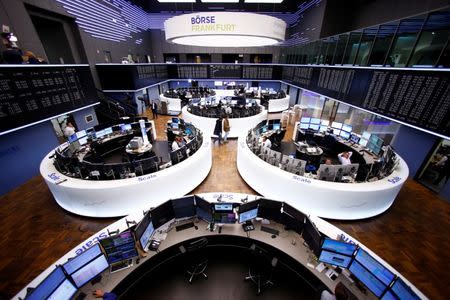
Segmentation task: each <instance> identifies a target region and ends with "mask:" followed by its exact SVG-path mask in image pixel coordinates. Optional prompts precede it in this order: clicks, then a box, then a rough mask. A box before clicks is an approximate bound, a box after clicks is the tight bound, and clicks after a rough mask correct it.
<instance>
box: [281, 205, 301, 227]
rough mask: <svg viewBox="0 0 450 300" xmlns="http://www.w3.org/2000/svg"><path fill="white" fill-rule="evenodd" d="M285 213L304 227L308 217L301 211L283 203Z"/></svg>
mask: <svg viewBox="0 0 450 300" xmlns="http://www.w3.org/2000/svg"><path fill="white" fill-rule="evenodd" d="M283 213H286V214H288V215H290V216H292V217H294V218H295V219H296V220H297V221H298V222H299V223H300V224H301V226H302V227H303V224H304V223H305V217H306V216H305V215H304V214H303V213H302V212H301V211H299V210H298V209H296V208H295V207H293V206H291V205H290V204H288V203H286V202H284V203H283Z"/></svg>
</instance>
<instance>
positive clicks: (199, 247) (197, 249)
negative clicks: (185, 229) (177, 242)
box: [180, 238, 208, 283]
mask: <svg viewBox="0 0 450 300" xmlns="http://www.w3.org/2000/svg"><path fill="white" fill-rule="evenodd" d="M207 245H208V240H207V239H206V238H201V239H198V240H195V241H193V242H190V243H189V244H187V245H183V246H180V251H181V253H183V254H185V255H186V259H185V261H186V262H187V265H186V266H185V267H186V273H187V274H188V276H189V283H192V280H194V278H195V277H197V276H200V275H201V276H203V277H204V278H205V279H208V275H207V274H206V268H207V267H208V258H207V257H206V256H205V255H206V251H205V249H206V246H207Z"/></svg>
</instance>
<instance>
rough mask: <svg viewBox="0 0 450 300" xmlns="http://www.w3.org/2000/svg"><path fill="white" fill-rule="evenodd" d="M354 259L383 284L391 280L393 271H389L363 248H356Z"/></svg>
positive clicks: (387, 283)
mask: <svg viewBox="0 0 450 300" xmlns="http://www.w3.org/2000/svg"><path fill="white" fill-rule="evenodd" d="M355 259H356V260H357V261H358V262H359V263H360V264H361V265H363V266H364V267H365V268H366V269H367V270H369V271H370V272H371V273H372V274H373V275H375V276H376V277H377V278H378V279H379V280H381V282H383V283H384V284H385V285H389V284H390V283H391V282H392V280H394V277H395V275H394V273H392V272H391V271H389V270H388V269H387V268H386V267H384V266H383V265H382V264H381V263H379V262H378V261H377V260H375V258H373V257H372V256H370V255H369V253H367V252H366V251H364V250H363V249H359V250H358V252H357V253H356V256H355Z"/></svg>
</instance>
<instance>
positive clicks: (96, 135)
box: [95, 130, 106, 139]
mask: <svg viewBox="0 0 450 300" xmlns="http://www.w3.org/2000/svg"><path fill="white" fill-rule="evenodd" d="M105 135H106V133H105V130H99V131H96V132H95V138H96V139H99V138H102V137H103V136H105Z"/></svg>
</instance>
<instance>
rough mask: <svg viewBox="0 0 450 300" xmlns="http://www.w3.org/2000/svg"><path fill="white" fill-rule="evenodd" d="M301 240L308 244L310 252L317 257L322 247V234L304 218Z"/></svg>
mask: <svg viewBox="0 0 450 300" xmlns="http://www.w3.org/2000/svg"><path fill="white" fill-rule="evenodd" d="M303 239H304V240H305V242H306V244H308V246H309V248H310V249H311V250H312V252H313V253H314V254H315V255H316V256H317V257H319V255H320V252H321V250H322V249H321V246H322V234H321V233H320V232H319V230H318V229H317V228H316V226H314V224H313V223H312V222H311V220H310V219H309V218H308V217H306V218H305V226H304V229H303Z"/></svg>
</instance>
